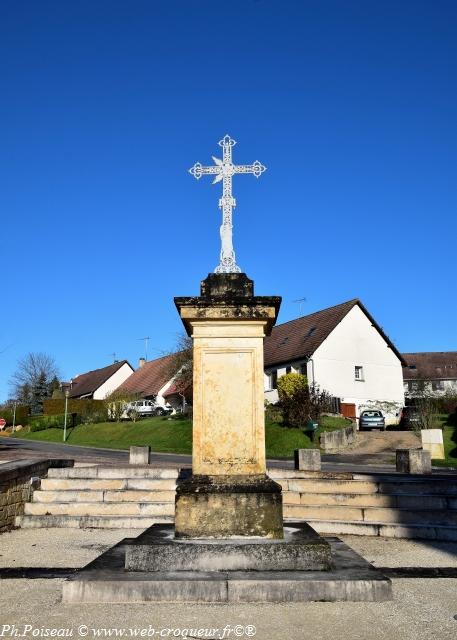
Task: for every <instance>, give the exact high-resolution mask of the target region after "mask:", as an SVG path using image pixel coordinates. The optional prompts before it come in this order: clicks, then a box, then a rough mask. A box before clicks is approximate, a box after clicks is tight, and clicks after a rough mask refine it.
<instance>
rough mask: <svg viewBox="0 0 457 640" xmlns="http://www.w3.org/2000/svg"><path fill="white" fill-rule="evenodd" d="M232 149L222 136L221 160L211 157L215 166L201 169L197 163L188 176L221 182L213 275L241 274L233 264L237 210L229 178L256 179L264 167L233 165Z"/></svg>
mask: <svg viewBox="0 0 457 640" xmlns="http://www.w3.org/2000/svg"><path fill="white" fill-rule="evenodd" d="M235 145H236V141H235V140H233V139H232V138H231V137H230V136H229V135H226V136H224V137H223V138H222V140H219V146H221V147H222V150H223V154H222V160H220V159H219V158H215V157H214V156H212V158H213V160H214V166H212V167H204V166H203V165H202V164H200V162H196V163H195V164H194V166H193V167H192V168H191V169H189V173H191V174H192V175H193V176H194V178H196V179H197V180H200V178H201V177H202V176H205V175H214V176H215V178H214V180H213V184H214V183H216V182H220V181H221V180H222V198H220V200H219V208H220V209H222V225H221V228H220V234H221V257H220V261H219V264H218V266H217V267H216V269H215V273H240V272H241V269H240V267H239V266H238V265H237V264H236V260H235V251H234V250H233V241H232V235H233V233H232V229H233V224H232V213H233V209H234V208H235V207H236V200H235V198H234V197H233V195H232V176H234V175H235V173H252V174H254V175H255V177H256V178H258V177H259V176H261V175H262V173H263V172H264V171H265V170H266V167H264V166H263V164H261V163H260V162H259V161H258V160H256V161H255V162H253V163H252V164H239V165H236V164H233V162H232V147H234V146H235Z"/></svg>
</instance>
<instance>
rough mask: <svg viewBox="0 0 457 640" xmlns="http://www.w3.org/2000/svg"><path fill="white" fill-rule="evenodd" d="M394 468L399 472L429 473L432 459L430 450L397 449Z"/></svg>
mask: <svg viewBox="0 0 457 640" xmlns="http://www.w3.org/2000/svg"><path fill="white" fill-rule="evenodd" d="M396 469H397V471H398V472H399V473H412V474H422V473H431V472H432V459H431V457H430V451H424V450H423V449H397V451H396Z"/></svg>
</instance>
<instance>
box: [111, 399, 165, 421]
mask: <svg viewBox="0 0 457 640" xmlns="http://www.w3.org/2000/svg"><path fill="white" fill-rule="evenodd" d="M130 409H135V410H136V411H137V413H139V415H140V416H165V415H167V414H169V413H172V411H173V409H172V408H171V407H170V406H168V405H165V406H164V407H163V406H162V405H160V404H157V402H154V400H134V401H133V402H129V403H128V404H127V405H126V407H125V410H124V413H123V414H122V417H123V418H125V419H128V417H129V411H130Z"/></svg>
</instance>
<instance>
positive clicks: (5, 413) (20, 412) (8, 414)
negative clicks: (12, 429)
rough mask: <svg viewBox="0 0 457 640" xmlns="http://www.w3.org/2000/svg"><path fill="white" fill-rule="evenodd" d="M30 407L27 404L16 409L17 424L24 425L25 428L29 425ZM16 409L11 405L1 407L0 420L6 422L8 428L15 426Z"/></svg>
mask: <svg viewBox="0 0 457 640" xmlns="http://www.w3.org/2000/svg"><path fill="white" fill-rule="evenodd" d="M29 414H30V407H29V405H27V404H19V405H17V407H16V424H22V425H23V426H24V425H26V424H28V423H29ZM13 415H14V409H13V407H12V406H10V405H8V406H7V405H3V406H2V407H0V418H4V419H5V420H6V424H7V426H11V425H12V424H13Z"/></svg>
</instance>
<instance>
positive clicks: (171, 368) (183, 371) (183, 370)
mask: <svg viewBox="0 0 457 640" xmlns="http://www.w3.org/2000/svg"><path fill="white" fill-rule="evenodd" d="M170 356H171V358H170V360H169V363H168V365H167V370H168V375H169V378H170V380H171V379H172V378H173V380H174V383H175V385H176V387H177V388H178V391H180V392H181V393H183V394H184V393H185V394H186V396H188V395H190V390H191V389H192V375H193V374H192V371H193V351H192V338H191V337H190V336H188V335H186V334H181V335H179V336H178V340H177V343H176V347H175V350H174V351H173V352H172V353H171V354H170Z"/></svg>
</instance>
